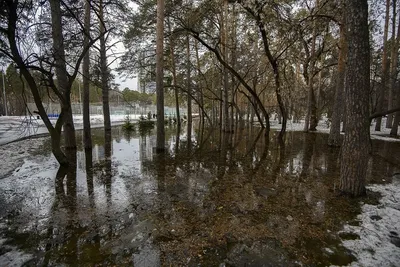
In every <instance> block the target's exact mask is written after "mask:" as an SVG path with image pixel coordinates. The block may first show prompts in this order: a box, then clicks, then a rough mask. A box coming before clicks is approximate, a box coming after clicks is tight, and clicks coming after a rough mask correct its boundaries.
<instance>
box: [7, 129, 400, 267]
mask: <svg viewBox="0 0 400 267" xmlns="http://www.w3.org/2000/svg"><path fill="white" fill-rule="evenodd" d="M166 133H167V140H168V142H167V144H168V150H167V153H166V154H165V155H163V156H161V155H156V154H155V153H154V152H153V151H154V149H153V147H155V141H156V137H155V132H154V130H150V131H138V132H135V133H130V134H127V133H124V132H123V131H122V130H121V129H120V128H114V129H113V132H112V140H111V142H109V141H107V142H105V140H104V138H103V132H102V130H101V129H97V130H94V131H93V134H94V138H93V141H94V143H95V147H94V148H93V150H90V151H83V150H82V149H78V151H77V153H76V158H77V167H76V169H74V168H70V169H67V170H65V169H58V164H57V162H56V161H55V159H54V157H53V156H52V155H51V151H50V140H49V138H47V137H46V138H40V139H35V140H24V141H21V142H18V143H13V144H8V145H5V146H2V147H0V153H2V154H3V153H4V152H5V151H8V153H9V154H7V155H11V156H9V158H4V157H2V160H3V161H4V162H3V167H2V172H0V174H1V177H0V205H1V207H2V208H1V210H0V218H1V221H0V244H1V249H0V265H1V266H21V265H24V266H132V265H133V266H329V265H348V264H353V265H357V264H358V265H361V263H359V262H357V257H356V255H355V254H354V253H353V252H352V251H350V250H349V249H347V248H346V247H348V246H347V245H346V247H345V246H344V245H345V244H347V243H346V242H348V243H349V242H350V243H351V242H353V243H354V242H355V241H357V240H362V239H361V238H362V237H361V236H362V233H360V232H357V231H356V230H355V228H352V227H360V225H362V224H363V223H364V222H363V221H362V220H363V217H362V215H363V214H366V213H365V210H364V209H365V207H366V205H368V207H372V208H370V209H369V211H374V210H375V208H374V207H377V208H379V207H380V208H386V206H382V205H383V204H382V203H381V202H379V201H380V199H381V198H382V196H381V195H380V194H379V193H376V192H373V191H369V193H368V196H367V197H365V198H362V199H361V200H360V199H356V200H355V199H347V198H344V197H339V196H338V192H337V188H338V183H339V181H338V160H337V159H338V155H339V150H337V149H332V148H329V147H328V146H327V145H326V143H327V135H324V134H312V133H310V134H304V133H302V132H289V133H288V134H287V136H286V140H285V142H284V143H282V144H279V143H277V142H276V141H275V137H274V135H272V136H271V137H270V139H269V140H268V139H266V138H265V137H264V135H263V133H262V132H259V130H258V129H257V128H250V129H241V130H238V131H236V133H235V134H226V135H220V134H219V132H218V131H213V132H210V131H208V130H204V131H199V130H197V129H196V130H194V132H193V134H192V138H189V139H188V138H187V134H186V132H182V133H177V131H176V129H175V128H173V127H168V128H167V129H166ZM81 138H82V137H81V136H80V135H79V136H78V138H77V139H78V140H81ZM372 145H373V151H374V153H373V154H372V155H371V160H370V164H369V169H368V182H369V183H370V184H377V186H383V188H386V187H385V186H386V185H388V184H391V183H392V182H393V183H395V182H396V181H397V180H396V181H392V177H395V174H396V173H400V168H399V166H400V160H399V159H400V143H399V142H396V143H388V142H382V141H378V140H373V143H372ZM10 151H11V152H12V153H11V152H10ZM10 153H11V154H10ZM3 158H4V159H3ZM13 159H15V160H13ZM393 179H397V178H393ZM397 185H398V184H397ZM378 191H379V190H378ZM398 191H399V190H398ZM360 201H361V202H362V203H360ZM398 201H400V199H395V201H394V202H393V203H395V204H394V205H396V206H394V207H393V208H394V209H395V210H396V209H397V210H399V211H400V207H399V204H398ZM396 203H397V204H396ZM362 204H363V205H362ZM374 216H375V217H374ZM382 216H383V215H377V214H374V212H370V213H368V215H367V217H368V218H367V219H370V220H372V221H379V220H380V219H382ZM392 224H393V227H392V228H390V227H388V228H387V229H384V230H385V231H387V232H388V233H387V237H388V238H386V239H385V238H381V239H379V242H381V243H382V242H386V243H388V244H386V243H385V244H383V245H387V247H388V248H389V251H384V253H386V254H388V253H389V254H393V255H389V256H394V257H392V258H394V259H397V257H400V253H399V244H396V242H398V241H399V238H398V235H399V234H400V233H399V232H398V230H399V228H400V226H399V225H398V222H392ZM389 237H390V238H389ZM396 237H397V239H396ZM379 242H378V243H379ZM353 243H352V244H353ZM364 243H365V242H364ZM383 245H382V247H383ZM358 247H360V246H358ZM392 248H393V250H392V251H390V249H392ZM361 249H362V247H361ZM368 250H371V248H370V247H366V248H365V249H364V250H363V252H365V251H367V252H368V253H369V254H370V255H372V257H373V256H374V255H375V256H376V255H377V253H378V250H379V247H377V248H376V251H368ZM372 250H373V249H372ZM375 253H376V254H375ZM386 263H388V264H389V265H387V266H390V265H391V264H392V262H391V261H390V260H388V261H386ZM393 264H395V263H393ZM393 266H395V265H393Z"/></svg>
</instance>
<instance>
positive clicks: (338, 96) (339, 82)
mask: <svg viewBox="0 0 400 267" xmlns="http://www.w3.org/2000/svg"><path fill="white" fill-rule="evenodd" d="M344 3H345V2H344V1H343V2H342V7H343V10H344ZM345 25H346V16H345V15H343V19H342V23H341V24H340V39H339V59H338V67H337V77H336V91H335V101H334V104H333V112H332V124H331V129H330V132H329V138H328V145H330V146H340V123H341V118H342V114H343V103H342V102H343V93H344V75H345V68H346V54H347V43H346V27H345Z"/></svg>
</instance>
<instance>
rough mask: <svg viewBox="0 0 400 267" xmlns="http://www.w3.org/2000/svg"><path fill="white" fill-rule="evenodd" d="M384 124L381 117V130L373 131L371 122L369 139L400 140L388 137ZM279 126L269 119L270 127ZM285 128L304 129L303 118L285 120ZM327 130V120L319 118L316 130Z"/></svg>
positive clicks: (297, 130)
mask: <svg viewBox="0 0 400 267" xmlns="http://www.w3.org/2000/svg"><path fill="white" fill-rule="evenodd" d="M385 125H386V118H383V119H382V127H381V131H375V121H374V122H372V123H371V127H370V134H371V139H378V140H383V141H389V142H400V138H393V137H390V130H391V129H389V128H386V127H385ZM281 127H282V124H279V123H278V121H276V120H273V121H271V129H274V130H280V129H281ZM286 129H287V131H289V132H290V131H292V132H300V131H304V120H300V122H299V123H294V122H292V121H290V120H289V121H288V122H287V125H286ZM329 131H330V127H329V126H328V124H327V120H326V119H322V120H320V121H319V123H318V127H317V132H318V133H327V134H329ZM341 134H344V133H343V132H342V133H341Z"/></svg>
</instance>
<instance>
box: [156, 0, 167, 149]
mask: <svg viewBox="0 0 400 267" xmlns="http://www.w3.org/2000/svg"><path fill="white" fill-rule="evenodd" d="M156 35H157V39H156V91H157V147H156V150H157V151H158V152H163V151H164V150H165V129H164V127H165V126H164V59H163V55H164V0H157V29H156Z"/></svg>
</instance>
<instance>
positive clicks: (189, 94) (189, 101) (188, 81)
mask: <svg viewBox="0 0 400 267" xmlns="http://www.w3.org/2000/svg"><path fill="white" fill-rule="evenodd" d="M190 72H191V67H190V40H189V34H187V35H186V86H187V136H188V140H187V141H188V147H189V148H190V147H191V142H192V81H191V75H190Z"/></svg>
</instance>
